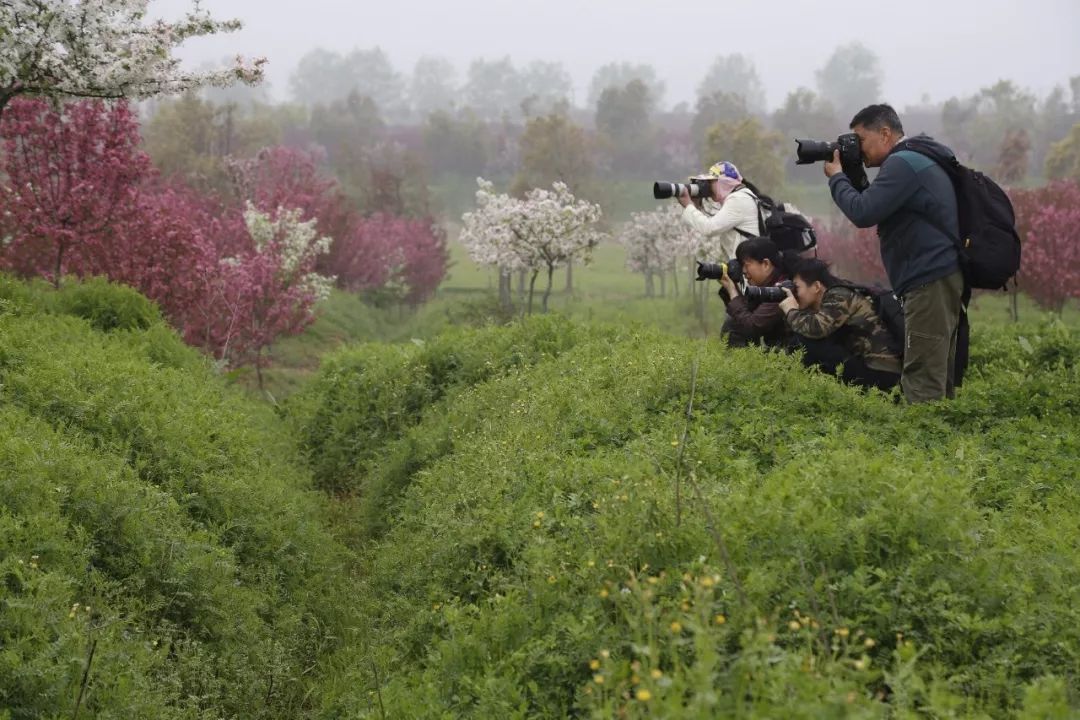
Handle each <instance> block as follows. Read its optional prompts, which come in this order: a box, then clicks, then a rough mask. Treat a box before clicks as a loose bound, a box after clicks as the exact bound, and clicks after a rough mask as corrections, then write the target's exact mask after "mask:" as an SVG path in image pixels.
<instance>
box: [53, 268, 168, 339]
mask: <svg viewBox="0 0 1080 720" xmlns="http://www.w3.org/2000/svg"><path fill="white" fill-rule="evenodd" d="M55 305H56V309H57V310H58V311H59V312H62V313H67V314H69V315H74V316H75V317H81V318H82V319H84V320H86V321H87V322H89V323H90V325H91V327H93V328H95V329H96V330H101V331H104V332H108V331H110V330H145V329H146V328H148V327H150V326H151V325H153V324H154V323H156V322H160V320H161V313H160V312H158V309H157V305H155V304H154V303H153V302H152V301H151V300H148V299H147V298H146V296H144V295H142V294H140V293H139V291H138V290H134V289H133V288H130V287H128V286H127V285H119V284H116V283H111V282H109V281H108V280H107V279H105V278H89V279H87V280H84V281H82V282H77V283H67V284H65V285H64V286H63V287H61V289H60V290H59V291H58V292H57V293H56V297H55Z"/></svg>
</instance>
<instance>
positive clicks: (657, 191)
mask: <svg viewBox="0 0 1080 720" xmlns="http://www.w3.org/2000/svg"><path fill="white" fill-rule="evenodd" d="M715 180H716V178H690V181H689V182H687V183H686V184H683V183H673V182H655V183H653V186H652V196H653V197H654V198H655V199H657V200H667V199H668V198H673V197H679V196H680V195H682V194H683V192H684V191H685V192H687V193H688V194H689V195H690V197H692V198H708V197H712V188H711V187H710V185H711V184H712V183H713V182H714V181H715Z"/></svg>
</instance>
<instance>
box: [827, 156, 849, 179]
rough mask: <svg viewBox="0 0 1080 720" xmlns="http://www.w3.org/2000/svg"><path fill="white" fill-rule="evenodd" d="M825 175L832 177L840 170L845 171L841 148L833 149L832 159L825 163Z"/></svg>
mask: <svg viewBox="0 0 1080 720" xmlns="http://www.w3.org/2000/svg"><path fill="white" fill-rule="evenodd" d="M824 168H825V177H828V178H831V177H832V176H833V175H835V174H836V173H838V172H844V167H843V166H842V165H841V164H840V150H839V149H837V150H833V154H832V160H830V161H828V162H826V163H825V165H824Z"/></svg>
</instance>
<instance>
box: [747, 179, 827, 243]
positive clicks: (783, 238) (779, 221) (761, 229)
mask: <svg viewBox="0 0 1080 720" xmlns="http://www.w3.org/2000/svg"><path fill="white" fill-rule="evenodd" d="M743 184H744V185H746V187H747V188H748V189H749V190H750V192H751V193H752V194H753V196H754V201H755V202H756V203H757V205H758V235H759V236H760V237H764V238H769V239H770V240H772V241H773V243H775V244H776V247H777V249H779V250H781V251H783V252H788V251H791V252H797V253H801V252H803V251H804V250H809V249H810V248H812V247H815V246H816V245H817V235H816V234H815V233H814V228H813V226H812V225H811V224H810V221H809V220H807V219H806V216H805V215H803V214H802V213H801V212H799V210H798V208H796V207H794V206H793V205H785V204H784V203H777V202H774V201H773V199H772V198H771V197H769V196H768V195H763V194H762V193H761V192H759V191H758V189H757V188H756V187H754V185H753V184H752V183H750V182H748V181H747V180H745V179H744V180H743ZM736 230H737V231H738V233H739V234H740V235H742V236H743V237H753V235H751V234H750V233H748V232H746V231H745V230H739V229H738V228H736Z"/></svg>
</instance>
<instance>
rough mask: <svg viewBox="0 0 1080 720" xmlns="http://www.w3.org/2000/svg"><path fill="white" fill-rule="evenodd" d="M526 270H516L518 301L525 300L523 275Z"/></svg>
mask: <svg viewBox="0 0 1080 720" xmlns="http://www.w3.org/2000/svg"><path fill="white" fill-rule="evenodd" d="M527 272H528V271H526V270H524V269H522V270H518V302H524V301H525V276H526V274H527Z"/></svg>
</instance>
